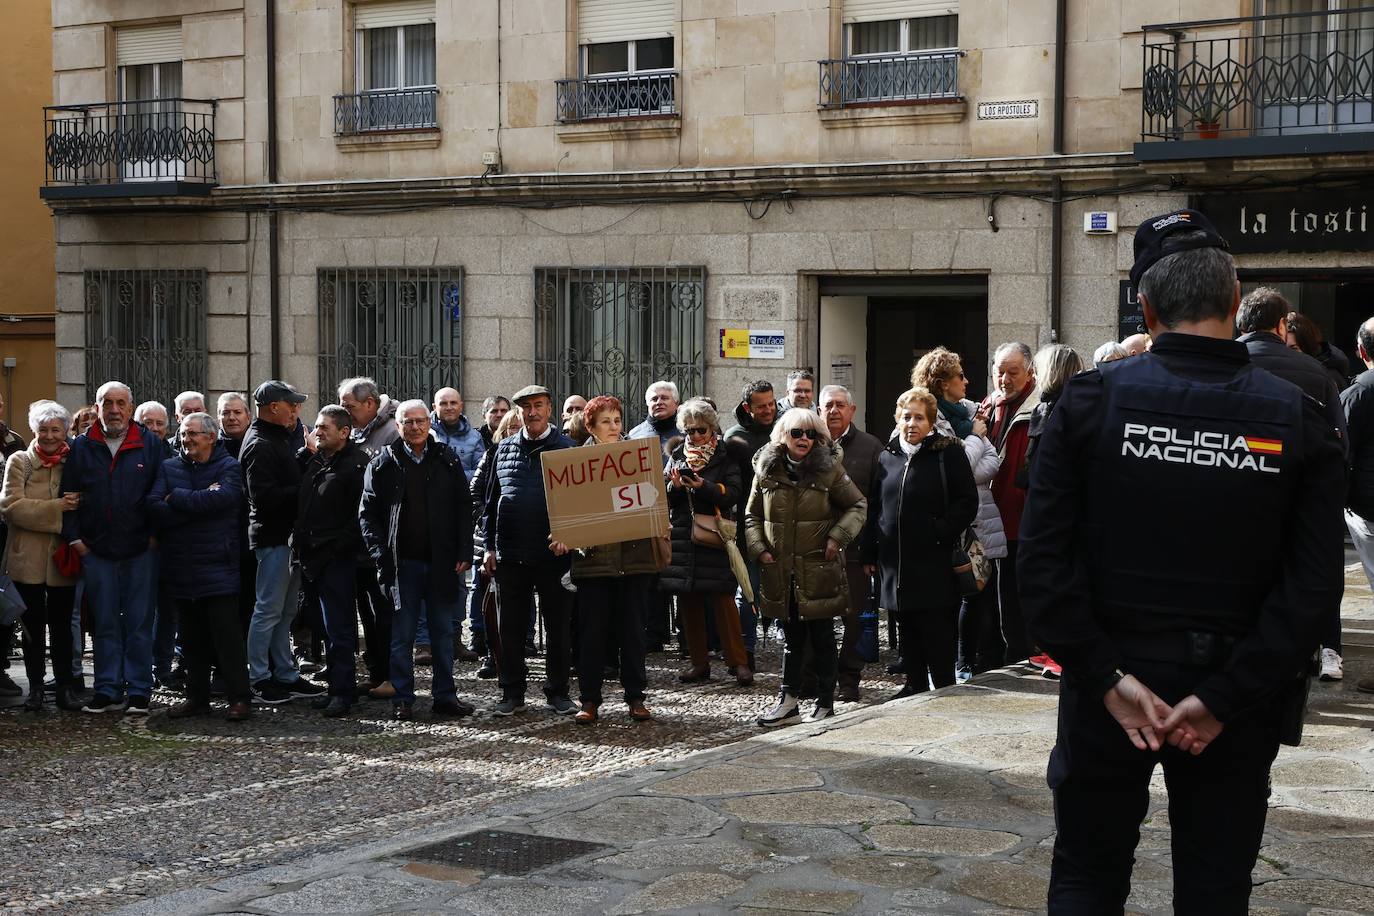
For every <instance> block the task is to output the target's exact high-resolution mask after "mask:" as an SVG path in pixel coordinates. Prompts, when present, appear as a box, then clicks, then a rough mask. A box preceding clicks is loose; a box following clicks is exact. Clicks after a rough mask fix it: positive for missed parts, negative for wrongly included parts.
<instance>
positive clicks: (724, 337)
mask: <svg viewBox="0 0 1374 916" xmlns="http://www.w3.org/2000/svg"><path fill="white" fill-rule="evenodd" d="M720 357H721V359H748V358H749V329H748V328H721V329H720Z"/></svg>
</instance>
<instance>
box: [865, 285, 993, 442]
mask: <svg viewBox="0 0 1374 916" xmlns="http://www.w3.org/2000/svg"><path fill="white" fill-rule="evenodd" d="M960 286H961V287H962V288H957V289H942V288H939V287H936V288H934V289H932V290H930V294H928V295H915V296H911V295H906V296H870V297H869V299H868V356H869V367H870V371H869V374H868V392H867V395H868V399H867V400H868V417H867V423H868V429H870V430H874V431H875V432H876V431H878V430H882V432H881V433H879V435H885V434H886V433H887V432H888V431H889V430H891V428H892V413H893V407H894V405H895V404H896V402H897V397H898V395H900V394H901V393H902V392H903V391H906V390H907V389H908V388H910V387H911V367H912V366H914V365H916V361H917V360H918V359H920V358H921V357H922V356H923V355H924V354H926V353H927V352H929V351H930V350H933V349H935V348H936V347H939V346H943V347H946V348H948V349H950V350H953V351H954V352H955V353H958V354H959V355H960V356H961V357H962V358H963V363H964V374H965V375H967V376H968V396H969V397H970V398H972V399H973V400H975V401H977V400H982V398H983V397H984V396H985V395H986V394H987V379H988V370H987V363H988V300H987V284H986V283H985V282H983V281H982V279H981V278H979V279H978V280H977V282H975V283H970V284H960Z"/></svg>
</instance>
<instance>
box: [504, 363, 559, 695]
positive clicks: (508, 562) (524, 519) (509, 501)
mask: <svg viewBox="0 0 1374 916" xmlns="http://www.w3.org/2000/svg"><path fill="white" fill-rule="evenodd" d="M513 400H514V401H515V404H516V406H517V407H519V408H520V409H521V411H522V412H523V413H524V421H525V425H524V428H523V429H521V430H520V433H519V435H514V436H509V437H508V438H506V439H505V440H503V441H502V442H501V443H500V444H499V445H497V446H496V450H495V451H494V452H493V453H492V455H491V458H492V465H493V466H492V468H491V472H492V474H491V486H490V489H489V490H488V491H487V493H486V494H485V495H486V506H485V508H484V509H483V510H482V515H483V518H482V524H483V525H484V527H485V531H486V543H485V547H486V553H485V555H484V557H483V561H482V566H483V569H484V571H485V572H486V574H487V575H488V576H494V577H495V580H496V585H497V588H498V589H499V591H498V597H497V601H498V611H497V619H498V626H499V627H500V631H501V640H500V641H501V681H500V683H501V702H500V703H498V704H497V705H496V708H495V709H494V710H493V712H495V713H496V715H498V716H509V715H513V714H514V713H517V712H522V711H523V710H524V708H525V674H526V669H525V654H524V646H525V633H526V629H527V627H528V625H529V616H528V615H529V607H530V602H531V601H532V600H533V597H534V595H535V593H538V595H539V610H540V611H541V612H542V613H543V615H544V631H545V640H544V653H545V655H544V658H545V665H546V668H545V670H546V672H547V676H546V679H545V682H544V695H545V696H546V697H547V698H548V705H549V707H550V708H551V709H553V710H554V711H555V712H558V713H560V714H562V715H571V714H572V713H574V712H576V711H577V706H575V705H574V704H573V702H572V700H571V699H570V698H569V697H568V592H567V590H566V589H564V588H563V575H564V574H565V573H567V572H568V570H569V568H570V565H571V559H570V558H569V557H567V556H562V557H559V556H554V554H553V551H552V550H550V549H549V510H548V505H547V503H546V502H545V500H544V481H543V464H542V462H541V461H540V458H539V456H540V455H541V454H542V453H543V452H546V451H552V450H554V449H560V448H572V447H573V444H574V443H573V441H572V440H571V439H569V438H568V437H567V436H565V435H563V433H562V432H560V431H559V430H558V428H557V427H555V426H553V425H552V424H551V423H550V422H549V419H550V417H552V416H553V396H552V394H551V393H550V392H549V390H548V389H547V388H545V387H543V386H542V385H527V386H526V387H524V388H521V389H520V390H519V391H517V392H516V393H515V397H514V398H513Z"/></svg>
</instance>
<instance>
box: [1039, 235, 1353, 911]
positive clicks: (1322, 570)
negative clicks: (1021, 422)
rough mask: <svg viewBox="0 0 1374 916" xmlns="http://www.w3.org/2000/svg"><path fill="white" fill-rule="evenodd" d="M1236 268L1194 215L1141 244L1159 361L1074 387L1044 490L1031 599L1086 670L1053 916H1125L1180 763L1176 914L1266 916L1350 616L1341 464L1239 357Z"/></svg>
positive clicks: (1050, 437)
mask: <svg viewBox="0 0 1374 916" xmlns="http://www.w3.org/2000/svg"><path fill="white" fill-rule="evenodd" d="M1226 249H1227V245H1226V242H1225V240H1224V239H1222V238H1221V236H1220V235H1218V234H1217V232H1216V230H1215V229H1214V228H1213V227H1212V226H1211V224H1210V223H1209V222H1208V221H1207V219H1206V217H1204V216H1203V215H1202V214H1201V213H1198V212H1196V211H1193V210H1179V211H1175V212H1173V213H1168V214H1164V215H1162V216H1158V217H1155V218H1153V219H1149V220H1146V221H1145V222H1144V223H1143V224H1142V225H1141V227H1140V229H1139V230H1138V231H1137V233H1136V236H1135V256H1136V260H1135V266H1134V267H1133V268H1132V270H1131V285H1132V286H1133V287H1134V288H1135V289H1137V290H1138V291H1139V301H1140V304H1141V306H1142V308H1143V310H1144V315H1145V322H1146V326H1147V327H1148V328H1149V330H1150V333H1151V335H1152V336H1153V338H1154V346H1153V349H1152V350H1151V351H1150V352H1148V353H1145V354H1142V355H1141V356H1137V357H1135V358H1133V359H1128V360H1119V361H1117V362H1112V363H1107V364H1105V365H1103V366H1100V367H1098V368H1097V369H1095V370H1092V371H1089V372H1086V373H1083V374H1082V375H1079V376H1077V377H1076V378H1074V379H1072V380H1070V381H1069V382H1068V384H1067V385H1066V386H1065V388H1064V393H1063V396H1062V398H1061V400H1060V401H1059V406H1058V408H1057V409H1056V410H1055V412H1054V413H1053V414H1052V416H1051V418H1050V421H1049V424H1048V427H1047V429H1046V432H1045V434H1044V436H1043V437H1042V440H1041V442H1042V444H1041V447H1040V451H1039V454H1038V455H1037V457H1036V461H1035V464H1034V467H1033V468H1032V470H1031V478H1030V495H1029V500H1028V502H1027V504H1026V513H1025V518H1024V520H1023V522H1022V525H1021V554H1020V557H1019V558H1018V573H1019V574H1020V577H1021V589H1022V600H1023V602H1024V606H1025V610H1026V620H1027V623H1028V625H1029V629H1030V631H1031V635H1032V636H1033V638H1034V640H1035V641H1036V642H1037V643H1039V644H1040V645H1041V646H1043V647H1044V648H1045V650H1046V651H1048V652H1049V654H1050V655H1052V656H1053V657H1054V658H1055V659H1057V660H1058V661H1060V662H1062V663H1063V666H1064V680H1063V686H1062V690H1061V694H1060V708H1059V734H1058V741H1057V743H1056V746H1055V749H1054V751H1053V753H1052V754H1051V756H1050V765H1049V784H1050V788H1051V789H1052V790H1053V791H1054V807H1055V820H1056V825H1057V828H1058V834H1057V836H1056V838H1055V846H1054V860H1053V866H1052V871H1051V878H1050V890H1049V911H1050V913H1052V914H1060V913H1092V914H1100V913H1120V912H1122V909H1123V907H1124V904H1125V901H1126V897H1127V894H1128V893H1129V891H1130V876H1131V865H1132V863H1133V862H1134V857H1133V856H1134V851H1135V846H1136V843H1137V842H1138V840H1139V836H1140V835H1139V828H1140V824H1141V821H1142V820H1143V819H1144V817H1145V815H1146V812H1147V808H1148V807H1149V803H1150V797H1149V789H1148V784H1149V781H1150V777H1151V774H1152V772H1153V771H1154V768H1155V765H1156V764H1162V765H1163V767H1164V775H1165V779H1166V783H1167V785H1168V789H1169V820H1170V826H1171V828H1172V831H1173V868H1174V907H1175V912H1177V913H1208V914H1221V913H1244V912H1245V911H1246V907H1247V904H1248V901H1249V896H1250V872H1251V869H1252V868H1253V866H1254V863H1255V858H1256V855H1257V854H1258V852H1259V845H1260V838H1261V834H1262V833H1263V830H1264V819H1265V812H1266V806H1267V798H1268V795H1269V768H1270V765H1271V764H1272V762H1273V760H1274V757H1275V755H1276V754H1277V752H1278V746H1279V739H1280V724H1281V720H1282V718H1283V717H1282V715H1281V709H1282V708H1283V704H1284V701H1285V699H1286V698H1287V697H1289V696H1292V695H1293V694H1294V691H1293V689H1292V685H1294V684H1300V683H1302V681H1301V680H1300V676H1301V673H1302V672H1303V671H1304V668H1305V665H1306V663H1307V661H1308V659H1310V657H1311V656H1312V654H1313V650H1314V649H1315V647H1316V645H1317V641H1318V638H1319V635H1320V632H1321V627H1322V624H1323V622H1324V621H1323V615H1324V613H1325V609H1326V608H1328V607H1330V602H1332V601H1337V600H1339V597H1340V592H1341V583H1342V569H1341V563H1342V556H1343V553H1342V531H1341V504H1342V497H1343V493H1342V490H1343V479H1344V477H1343V473H1342V463H1343V459H1342V452H1341V447H1340V445H1339V444H1338V442H1337V440H1336V437H1335V436H1334V434H1333V433H1332V432H1331V431H1330V429H1329V424H1326V423H1324V422H1323V421H1322V415H1321V408H1320V406H1319V405H1317V404H1316V403H1315V402H1313V401H1311V400H1310V399H1308V398H1305V396H1304V395H1303V393H1302V392H1301V391H1300V390H1299V389H1298V388H1297V387H1296V386H1295V385H1293V384H1291V383H1289V382H1286V381H1283V380H1281V379H1279V378H1277V377H1276V376H1274V375H1271V374H1269V373H1268V372H1266V371H1264V370H1262V369H1258V368H1256V367H1254V366H1253V365H1251V363H1250V359H1249V355H1248V353H1247V351H1246V349H1245V345H1244V344H1242V343H1238V342H1236V341H1233V340H1232V339H1231V329H1232V324H1233V322H1234V319H1235V316H1236V309H1237V307H1238V305H1239V301H1240V288H1239V284H1238V283H1237V282H1236V273H1235V263H1234V261H1233V260H1232V259H1231V255H1230V254H1229V253H1228V252H1227V250H1226ZM1142 494H1146V495H1148V496H1149V499H1150V502H1151V507H1152V508H1151V511H1150V512H1148V513H1146V514H1144V515H1142V516H1133V517H1132V518H1131V519H1129V520H1128V521H1126V520H1122V519H1121V516H1120V513H1119V511H1118V508H1119V507H1120V506H1121V505H1122V504H1123V503H1124V502H1126V501H1127V500H1131V499H1135V498H1138V497H1140V496H1141V495H1142ZM1299 703H1300V701H1299ZM1289 705H1290V706H1291V703H1290V704H1289Z"/></svg>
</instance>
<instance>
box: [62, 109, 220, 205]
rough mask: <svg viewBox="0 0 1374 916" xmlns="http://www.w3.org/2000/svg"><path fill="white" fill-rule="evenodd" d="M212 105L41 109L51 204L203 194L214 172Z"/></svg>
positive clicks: (213, 119) (213, 182) (214, 175)
mask: <svg viewBox="0 0 1374 916" xmlns="http://www.w3.org/2000/svg"><path fill="white" fill-rule="evenodd" d="M215 105H216V103H215V102H214V101H212V100H206V99H180V98H174V99H154V100H145V101H134V102H99V103H95V104H91V105H54V106H50V107H48V108H44V109H43V120H44V135H45V136H44V162H45V165H44V173H45V174H44V182H43V187H42V188H40V189H39V195H40V196H41V197H43V198H44V199H47V200H62V199H79V198H92V197H149V196H171V195H201V196H203V195H206V194H209V193H210V189H211V188H213V187H214V186H215V185H216V184H217V182H218V178H217V175H216V172H215Z"/></svg>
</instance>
